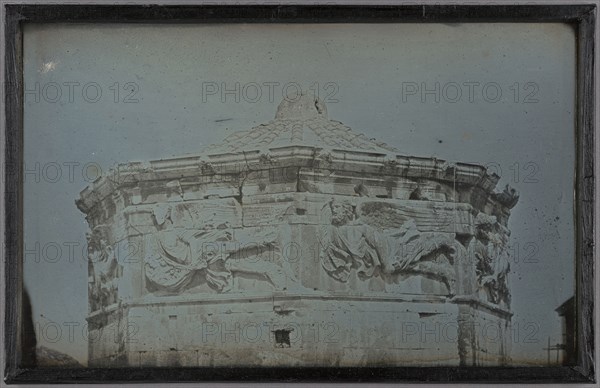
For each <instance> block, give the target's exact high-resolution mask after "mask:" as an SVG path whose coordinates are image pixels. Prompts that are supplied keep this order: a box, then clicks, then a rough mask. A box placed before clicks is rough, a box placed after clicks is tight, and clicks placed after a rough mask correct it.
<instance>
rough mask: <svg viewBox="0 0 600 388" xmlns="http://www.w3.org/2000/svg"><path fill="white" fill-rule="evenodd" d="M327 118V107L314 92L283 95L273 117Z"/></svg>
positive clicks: (298, 118) (282, 118) (281, 118)
mask: <svg viewBox="0 0 600 388" xmlns="http://www.w3.org/2000/svg"><path fill="white" fill-rule="evenodd" d="M319 116H320V117H324V118H327V107H326V106H325V103H323V101H321V100H320V99H319V98H318V97H317V96H315V95H314V94H307V93H305V92H302V93H300V94H298V93H294V94H293V95H290V96H287V95H286V96H285V97H284V98H283V101H281V103H280V104H279V106H278V107H277V114H276V115H275V119H280V120H285V119H292V120H306V119H310V118H313V117H319Z"/></svg>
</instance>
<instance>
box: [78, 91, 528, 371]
mask: <svg viewBox="0 0 600 388" xmlns="http://www.w3.org/2000/svg"><path fill="white" fill-rule="evenodd" d="M498 179H499V177H498V176H496V175H494V174H492V175H490V174H488V173H487V171H486V169H485V168H484V167H482V166H478V165H473V164H464V163H456V164H449V163H447V162H445V161H443V160H439V159H435V158H423V157H412V156H403V155H400V154H399V152H398V151H397V150H396V149H394V148H392V147H390V146H388V145H386V144H384V143H381V142H377V141H375V140H373V139H369V138H367V137H365V136H364V135H362V134H358V133H356V132H354V131H352V130H351V129H350V128H348V127H347V126H345V125H343V124H342V123H340V122H338V121H333V120H330V119H329V118H328V115H327V109H326V107H325V105H324V104H323V103H322V102H321V101H320V100H318V99H316V98H314V97H311V96H308V95H301V96H298V97H297V98H295V99H294V100H284V101H283V102H282V103H281V104H280V105H279V107H278V109H277V114H276V115H275V119H274V120H272V121H270V122H268V123H266V124H262V125H259V126H257V127H255V128H252V129H250V130H248V131H242V132H238V133H234V134H233V135H231V136H229V137H227V138H226V139H225V140H224V142H223V143H222V144H219V145H214V146H211V147H208V148H207V149H206V150H204V151H203V152H202V153H200V154H198V155H193V156H182V157H178V158H171V159H162V160H155V161H150V162H148V163H126V164H121V165H119V166H117V167H116V168H115V169H114V170H112V171H111V172H110V173H109V174H107V175H106V176H104V177H102V178H100V179H98V180H97V181H95V182H94V183H93V184H92V185H91V186H90V187H88V188H86V189H85V190H84V191H83V192H82V193H81V196H80V198H79V199H78V200H77V201H76V203H77V206H78V208H79V209H80V210H81V211H82V212H83V213H84V214H85V215H86V219H87V221H88V223H89V225H90V232H89V234H88V251H89V316H88V322H89V327H90V340H89V365H90V366H123V365H129V366H207V365H218V366H220V365H237V366H242V365H244V366H248V365H264V366H272V365H284V366H288V365H325V366H359V365H415V366H420V365H504V364H507V363H508V362H509V353H510V344H511V342H512V339H511V325H510V321H511V315H512V314H511V312H510V292H509V289H508V284H507V275H508V272H509V257H508V249H507V240H508V236H509V233H510V232H509V230H508V228H507V221H508V218H509V215H510V209H511V208H513V207H514V206H515V204H516V203H517V201H518V195H517V194H516V192H515V190H514V189H511V188H509V187H508V186H507V187H506V189H505V190H504V191H501V192H496V191H495V186H496V183H497V182H498ZM107 330H109V331H108V332H110V333H113V334H114V335H106V333H107ZM103 333H104V335H102V334H103Z"/></svg>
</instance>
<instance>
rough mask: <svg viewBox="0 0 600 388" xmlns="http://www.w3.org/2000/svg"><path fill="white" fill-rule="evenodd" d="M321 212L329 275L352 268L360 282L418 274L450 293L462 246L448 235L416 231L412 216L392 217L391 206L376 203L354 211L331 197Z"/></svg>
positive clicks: (341, 275) (342, 276) (342, 277)
mask: <svg viewBox="0 0 600 388" xmlns="http://www.w3.org/2000/svg"><path fill="white" fill-rule="evenodd" d="M322 212H323V217H324V220H328V219H329V220H330V223H329V224H326V225H323V226H322V227H321V238H322V246H323V248H322V250H321V255H320V258H321V265H322V267H323V269H324V270H325V271H326V272H327V273H328V274H329V275H330V276H331V277H332V278H334V279H336V280H338V281H340V282H346V281H347V280H348V278H349V276H350V275H351V274H352V272H353V271H356V273H357V276H358V278H359V279H361V280H366V279H369V278H371V277H381V278H382V279H383V280H386V281H387V280H390V279H391V276H390V275H394V274H398V273H403V274H421V275H424V276H427V277H430V278H433V279H436V280H439V281H441V282H442V283H444V284H445V285H446V286H447V288H448V293H449V294H451V295H453V294H454V293H455V282H456V273H455V270H454V262H455V260H457V258H458V256H459V255H464V254H465V252H466V250H465V248H464V247H463V246H462V245H461V244H460V243H459V242H458V241H456V240H455V237H454V236H453V235H452V234H450V233H436V232H421V231H419V230H418V229H417V226H416V223H415V221H414V220H413V219H408V218H402V217H394V212H393V207H392V206H381V208H380V207H378V206H377V205H376V204H375V203H371V204H369V203H367V204H366V206H365V204H363V206H362V209H361V211H360V212H359V214H357V211H356V208H355V206H353V205H352V204H351V203H350V202H348V201H336V200H332V201H331V202H329V203H328V204H327V205H326V206H325V207H324V208H323V210H322ZM381 212H385V214H376V213H381Z"/></svg>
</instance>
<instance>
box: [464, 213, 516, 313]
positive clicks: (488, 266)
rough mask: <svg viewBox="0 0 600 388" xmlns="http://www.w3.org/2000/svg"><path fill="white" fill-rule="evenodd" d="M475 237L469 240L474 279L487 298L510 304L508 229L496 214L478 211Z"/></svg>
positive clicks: (495, 301) (493, 301) (490, 300)
mask: <svg viewBox="0 0 600 388" xmlns="http://www.w3.org/2000/svg"><path fill="white" fill-rule="evenodd" d="M475 226H476V228H477V235H476V238H475V239H474V240H473V241H472V242H471V244H473V246H472V249H473V252H474V255H475V260H476V263H475V264H476V268H475V271H476V274H477V283H478V286H479V289H480V291H482V292H483V293H484V295H485V297H486V298H487V300H488V302H491V303H495V304H504V305H505V306H506V307H508V306H510V291H509V288H508V283H507V281H508V279H507V278H508V273H509V271H510V262H509V253H508V235H509V232H508V230H507V229H506V228H504V227H503V226H502V225H500V223H499V222H498V221H497V220H496V217H495V216H490V215H487V214H484V213H479V214H478V215H477V218H476V219H475Z"/></svg>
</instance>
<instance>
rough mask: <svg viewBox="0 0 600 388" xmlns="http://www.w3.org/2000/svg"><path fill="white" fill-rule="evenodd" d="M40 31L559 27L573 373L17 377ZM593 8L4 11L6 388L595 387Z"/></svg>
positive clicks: (89, 372) (159, 372) (140, 371)
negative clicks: (32, 45)
mask: <svg viewBox="0 0 600 388" xmlns="http://www.w3.org/2000/svg"><path fill="white" fill-rule="evenodd" d="M25 22H44V23H58V22H61V23H73V22H77V23H82V22H89V23H240V22H244V23H306V22H313V23H315V22H316V23H324V22H327V23H340V22H344V23H349V22H352V23H402V22H437V23H440V22H443V23H449V22H464V23H468V22H561V23H571V24H573V25H574V27H575V28H576V30H577V97H576V98H577V118H576V119H577V122H576V137H575V138H576V149H577V158H576V174H575V175H576V182H575V192H576V197H575V198H576V220H575V221H576V225H577V231H576V261H577V262H576V278H577V281H576V284H577V287H576V288H577V291H576V304H577V314H578V316H577V332H578V336H577V337H578V355H577V356H578V357H577V358H578V364H577V365H576V366H574V367H567V366H559V367H462V368H461V367H423V368H420V367H364V368H334V367H319V368H313V367H310V368H304V367H290V368H222V367H218V368H106V369H104V368H102V369H100V368H86V369H62V368H60V369H58V368H54V369H51V368H35V369H26V368H20V367H19V365H18V363H19V349H20V341H19V334H20V329H19V327H20V325H19V317H20V315H21V314H20V309H21V301H22V295H21V294H22V292H21V291H22V284H21V279H22V271H23V268H22V260H21V257H22V252H23V251H22V249H23V247H22V236H23V220H22V214H23V187H22V185H23V178H22V160H23V95H22V91H23V77H22V69H23V67H22V65H23V53H22V42H23V40H22V39H23V36H22V26H23V23H25ZM595 29H596V5H595V4H589V5H510V6H501V5H490V6H479V5H477V6H466V5H460V6H456V5H392V6H377V5H373V6H371V5H368V6H356V5H324V6H319V5H251V6H241V5H210V6H209V5H205V6H201V5H190V6H177V5H174V6H171V5H169V6H161V5H149V6H146V5H66V4H65V5H14V4H12V5H10V4H9V5H5V31H4V32H5V43H6V46H5V47H6V62H5V64H6V67H5V69H6V71H5V74H4V77H5V93H6V94H5V95H6V107H5V108H6V143H5V156H4V163H5V164H4V166H5V167H4V168H5V178H6V184H5V211H6V212H5V220H4V223H5V238H6V243H5V258H6V262H5V295H6V299H5V306H6V308H5V318H4V319H5V338H4V341H5V353H6V354H5V356H6V363H5V365H4V368H5V369H4V375H5V382H6V383H68V382H71V383H75V382H78V383H83V382H176V381H180V382H186V381H241V380H244V381H288V382H294V381H306V382H308V381H379V382H383V381H389V382H398V381H402V382H428V381H429V382H457V381H464V382H514V383H526V382H536V383H540V382H572V383H576V382H579V383H590V382H595V381H596V373H595V370H594V368H595V362H596V361H595V360H596V359H595V357H596V355H595V349H594V327H595V326H594V302H595V301H594V243H595V235H594V230H595V224H594V210H595V198H594V193H595V191H594V182H595V175H594V134H595V128H594V108H595V105H594V103H595V101H594V100H595V95H594V46H595V41H594V33H595Z"/></svg>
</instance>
